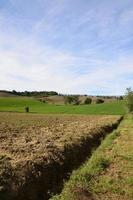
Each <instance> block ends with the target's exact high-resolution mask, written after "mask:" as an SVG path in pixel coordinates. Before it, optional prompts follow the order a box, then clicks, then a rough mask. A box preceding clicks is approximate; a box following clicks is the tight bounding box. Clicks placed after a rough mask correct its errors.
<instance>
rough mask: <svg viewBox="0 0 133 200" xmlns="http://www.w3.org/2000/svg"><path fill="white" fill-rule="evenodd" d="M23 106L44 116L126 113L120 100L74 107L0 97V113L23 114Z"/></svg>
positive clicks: (23, 98) (123, 103)
mask: <svg viewBox="0 0 133 200" xmlns="http://www.w3.org/2000/svg"><path fill="white" fill-rule="evenodd" d="M25 106H29V108H30V112H32V113H44V114H85V115H86V114H91V115H93V114H99V115H101V114H102V115H106V114H107V115H124V114H125V112H126V110H125V102H124V101H122V100H121V101H119V100H114V101H111V102H105V103H104V104H91V105H78V106H76V105H75V106H74V105H56V104H55V105H53V104H47V103H43V102H40V101H38V100H36V99H35V98H32V97H30V98H29V97H0V111H10V112H24V111H25V110H24V108H25Z"/></svg>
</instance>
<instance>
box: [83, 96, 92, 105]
mask: <svg viewBox="0 0 133 200" xmlns="http://www.w3.org/2000/svg"><path fill="white" fill-rule="evenodd" d="M91 103H92V99H91V98H88V97H87V98H86V99H85V101H84V104H91Z"/></svg>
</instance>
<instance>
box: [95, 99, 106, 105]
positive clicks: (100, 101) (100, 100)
mask: <svg viewBox="0 0 133 200" xmlns="http://www.w3.org/2000/svg"><path fill="white" fill-rule="evenodd" d="M96 103H97V104H99V103H104V100H103V99H97V100H96Z"/></svg>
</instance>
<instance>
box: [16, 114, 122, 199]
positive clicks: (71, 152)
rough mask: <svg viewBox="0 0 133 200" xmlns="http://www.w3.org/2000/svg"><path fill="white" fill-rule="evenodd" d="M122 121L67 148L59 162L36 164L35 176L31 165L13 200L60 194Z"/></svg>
mask: <svg viewBox="0 0 133 200" xmlns="http://www.w3.org/2000/svg"><path fill="white" fill-rule="evenodd" d="M121 120H122V117H121V118H120V119H119V120H118V121H117V122H116V123H114V124H112V125H107V126H104V127H102V128H101V129H100V130H99V131H98V133H97V134H96V135H94V136H93V137H89V136H88V138H86V139H84V138H82V139H81V142H80V143H79V144H73V145H72V146H65V148H64V151H63V152H61V156H60V158H59V159H58V160H56V159H54V160H52V159H51V160H50V162H49V163H47V164H46V163H45V162H44V161H43V160H41V161H39V162H35V163H34V174H33V173H32V172H31V168H30V164H29V166H28V170H27V172H26V173H27V174H26V175H27V178H26V182H25V184H24V185H23V186H22V187H21V188H19V191H17V195H16V196H14V197H13V199H14V200H24V199H25V200H48V199H49V198H50V197H51V194H52V195H53V194H57V193H60V192H61V190H62V188H63V183H64V180H67V179H68V178H69V177H70V174H71V172H72V171H73V170H74V169H77V168H78V167H79V166H81V165H82V164H83V163H84V162H85V160H86V159H87V158H89V157H90V156H91V152H92V150H93V149H94V148H96V147H98V146H99V145H100V143H101V138H104V137H105V136H106V135H107V134H109V133H111V132H112V131H113V130H114V129H116V128H117V127H118V125H119V123H120V122H121ZM62 155H63V159H62ZM58 156H59V155H58ZM32 164H33V163H31V165H32ZM19 170H23V169H19ZM38 172H41V175H40V176H38V177H36V176H34V175H35V174H37V173H38Z"/></svg>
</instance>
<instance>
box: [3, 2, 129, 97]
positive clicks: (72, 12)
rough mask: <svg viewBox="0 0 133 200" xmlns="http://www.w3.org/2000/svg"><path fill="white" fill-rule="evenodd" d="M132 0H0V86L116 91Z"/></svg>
mask: <svg viewBox="0 0 133 200" xmlns="http://www.w3.org/2000/svg"><path fill="white" fill-rule="evenodd" d="M130 86H131V87H132V86H133V0H117V1H116V0H108V1H107V0H100V1H99V0H72V1H71V0H6V1H5V0H0V89H7V90H13V89H16V90H19V91H22V90H56V91H58V92H60V93H75V94H77V93H78V94H93V95H100V94H101V95H103V94H104V95H121V94H124V92H125V89H126V88H127V87H130Z"/></svg>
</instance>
